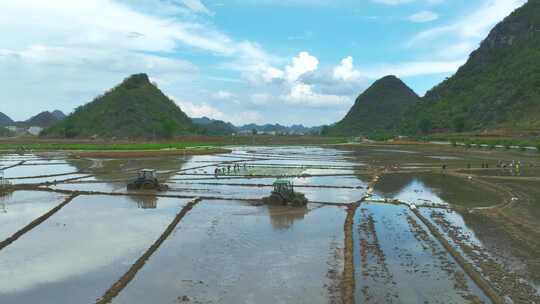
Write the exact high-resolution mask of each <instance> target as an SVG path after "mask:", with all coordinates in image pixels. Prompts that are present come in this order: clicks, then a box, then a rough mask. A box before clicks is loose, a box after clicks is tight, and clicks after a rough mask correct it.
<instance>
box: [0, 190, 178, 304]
mask: <svg viewBox="0 0 540 304" xmlns="http://www.w3.org/2000/svg"><path fill="white" fill-rule="evenodd" d="M186 202H187V201H186V200H179V199H169V198H159V199H157V202H156V201H154V202H143V203H141V202H139V201H137V200H136V199H135V198H130V197H107V196H82V197H78V198H76V199H75V200H74V201H73V202H72V203H70V204H69V205H67V206H66V207H64V208H63V209H61V210H60V211H59V212H58V213H56V214H55V215H54V216H52V217H51V218H49V219H48V220H47V221H46V222H44V223H42V224H41V225H40V226H38V227H37V228H34V230H32V231H30V232H29V233H27V234H25V235H24V236H23V237H22V238H21V239H19V240H17V241H16V242H15V243H13V244H12V245H10V246H8V247H6V248H5V249H3V250H2V251H1V252H0V298H2V304H6V303H55V304H58V303H66V304H72V303H93V302H94V301H95V299H96V298H98V297H100V296H101V295H102V294H103V292H105V291H106V290H107V288H109V287H110V286H111V285H112V283H114V282H115V281H116V280H117V279H118V278H119V277H120V276H121V275H122V274H123V273H124V272H125V271H126V270H127V269H128V268H129V267H130V266H131V264H132V263H133V262H134V261H135V260H136V259H137V258H138V257H139V256H140V255H141V254H142V253H143V252H144V251H145V250H146V249H147V248H148V247H149V246H150V245H151V244H152V243H153V242H154V241H155V240H156V239H157V238H158V237H159V235H160V234H161V233H163V231H164V230H165V228H166V226H167V225H168V224H169V223H170V222H171V221H172V219H173V218H174V216H175V215H176V214H177V213H178V212H179V210H180V208H181V207H182V206H183V205H185V203H186ZM141 206H146V208H144V209H143V208H139V207H141ZM154 207H155V209H152V208H154ZM148 208H150V209H148ZM44 295H46V296H44Z"/></svg>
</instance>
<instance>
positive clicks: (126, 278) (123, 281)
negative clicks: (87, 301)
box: [96, 198, 201, 304]
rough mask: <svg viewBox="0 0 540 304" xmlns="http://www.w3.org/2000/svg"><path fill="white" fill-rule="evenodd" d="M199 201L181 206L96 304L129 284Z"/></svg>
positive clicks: (110, 299)
mask: <svg viewBox="0 0 540 304" xmlns="http://www.w3.org/2000/svg"><path fill="white" fill-rule="evenodd" d="M200 201H201V199H200V198H196V199H194V200H193V201H191V202H189V203H188V204H187V205H186V206H185V207H184V208H182V210H181V211H180V213H178V214H177V215H176V217H175V218H174V220H173V221H172V222H171V223H170V224H169V226H168V227H167V229H166V230H165V231H164V232H163V234H162V235H161V236H160V237H159V239H157V240H156V242H155V243H154V244H152V246H150V248H148V250H147V251H146V252H145V253H144V254H143V255H142V256H141V257H140V258H139V259H138V260H137V261H136V262H135V263H134V264H133V265H132V266H131V268H130V269H129V270H128V271H127V272H126V273H125V274H124V275H123V276H122V277H121V278H120V279H119V280H118V281H117V282H116V283H114V284H113V285H112V286H111V288H109V290H107V291H106V292H105V294H104V295H103V296H102V297H101V298H100V299H98V300H97V301H96V304H105V303H110V302H111V301H112V300H113V299H114V298H115V297H116V296H117V295H118V294H119V293H120V292H121V291H122V290H123V289H124V288H125V287H126V286H127V285H128V284H129V282H131V280H133V278H134V277H135V275H136V274H137V272H139V270H141V269H142V268H143V267H144V264H146V262H147V261H148V259H150V257H151V256H152V254H154V253H155V252H156V251H157V250H158V249H159V247H160V246H161V244H163V242H165V240H166V239H167V238H168V237H169V236H170V235H171V234H172V233H173V231H174V229H175V228H176V226H177V225H178V223H180V221H181V220H182V219H183V218H184V216H186V214H187V213H188V212H189V211H190V210H191V209H193V207H195V206H196V205H197V204H198V203H199V202H200Z"/></svg>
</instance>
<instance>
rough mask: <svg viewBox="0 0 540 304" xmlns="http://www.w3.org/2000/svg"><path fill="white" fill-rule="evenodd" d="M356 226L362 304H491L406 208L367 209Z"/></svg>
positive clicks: (366, 206)
mask: <svg viewBox="0 0 540 304" xmlns="http://www.w3.org/2000/svg"><path fill="white" fill-rule="evenodd" d="M355 224H356V228H357V229H356V230H355V235H354V240H355V265H357V271H356V273H355V275H356V283H357V286H356V302H357V303H467V302H468V299H471V298H473V297H477V298H478V299H482V300H484V301H485V302H486V303H489V301H487V299H486V298H485V296H484V295H483V293H482V292H481V291H480V290H479V289H478V288H477V287H476V285H475V284H474V283H473V282H472V280H471V279H470V278H469V277H468V276H467V275H466V274H465V273H464V272H463V271H462V270H461V269H460V268H459V266H458V265H457V264H456V262H455V261H454V260H453V259H452V257H451V256H450V255H449V254H448V253H447V252H446V251H445V249H444V248H443V247H442V246H441V245H440V244H439V243H438V241H437V240H436V239H434V238H433V237H432V236H431V235H429V234H428V233H427V232H426V231H427V228H425V227H424V226H423V225H422V224H421V222H420V221H418V220H416V219H415V217H414V215H413V214H412V213H411V212H410V211H408V210H407V209H406V208H405V207H402V206H392V205H376V204H369V203H366V204H362V205H361V208H360V209H359V210H358V211H357V214H356V218H355ZM457 286H460V287H459V288H456V287H457Z"/></svg>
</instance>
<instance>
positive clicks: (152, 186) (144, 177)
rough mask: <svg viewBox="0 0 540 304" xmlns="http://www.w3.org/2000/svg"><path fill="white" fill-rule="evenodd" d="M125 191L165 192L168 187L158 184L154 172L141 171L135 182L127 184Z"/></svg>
mask: <svg viewBox="0 0 540 304" xmlns="http://www.w3.org/2000/svg"><path fill="white" fill-rule="evenodd" d="M127 189H128V190H156V191H167V190H168V189H169V187H168V186H167V185H165V184H160V183H159V180H158V178H157V173H156V170H152V169H143V170H141V171H139V172H138V174H137V178H136V179H135V180H133V181H131V182H130V183H128V184H127Z"/></svg>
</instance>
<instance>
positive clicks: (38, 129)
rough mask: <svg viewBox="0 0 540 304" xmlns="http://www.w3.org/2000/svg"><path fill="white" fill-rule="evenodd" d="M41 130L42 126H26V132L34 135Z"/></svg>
mask: <svg viewBox="0 0 540 304" xmlns="http://www.w3.org/2000/svg"><path fill="white" fill-rule="evenodd" d="M41 131H43V128H42V127H36V126H32V127H30V128H28V130H27V132H28V133H30V134H32V135H34V136H38V135H39V133H41Z"/></svg>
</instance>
